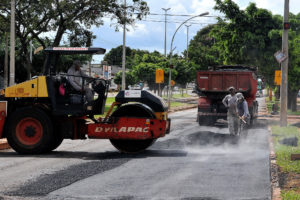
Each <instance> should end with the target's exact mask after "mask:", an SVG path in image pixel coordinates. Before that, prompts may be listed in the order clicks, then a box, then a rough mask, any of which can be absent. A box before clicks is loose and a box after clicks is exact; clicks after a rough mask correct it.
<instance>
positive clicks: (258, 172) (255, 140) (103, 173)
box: [0, 109, 271, 200]
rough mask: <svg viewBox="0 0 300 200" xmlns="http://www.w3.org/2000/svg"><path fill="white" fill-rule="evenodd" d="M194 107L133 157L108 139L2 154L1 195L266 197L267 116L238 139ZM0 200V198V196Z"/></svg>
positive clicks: (250, 199) (210, 199)
mask: <svg viewBox="0 0 300 200" xmlns="http://www.w3.org/2000/svg"><path fill="white" fill-rule="evenodd" d="M195 116H196V109H192V110H188V111H183V112H177V113H173V114H172V115H171V118H172V129H171V133H170V135H168V136H167V137H165V138H162V139H159V140H158V141H157V142H156V143H155V144H154V145H153V146H152V147H151V148H150V149H149V150H147V151H146V152H144V153H142V154H138V155H125V154H120V153H118V152H117V151H116V150H115V149H114V148H113V147H112V146H111V145H110V143H109V142H108V141H106V140H101V141H100V140H86V141H70V140H66V141H64V143H63V145H62V146H60V147H59V148H58V149H57V151H55V152H54V153H52V154H48V155H40V156H19V155H17V154H15V153H14V152H13V151H10V150H8V151H0V170H1V173H0V196H3V197H4V198H5V199H6V198H8V199H16V198H19V199H35V198H36V199H39V198H41V199H109V200H111V199H114V200H116V199H118V200H119V199H120V200H121V199H128V200H131V199H184V200H189V199H191V200H196V199H200V200H202V199H208V200H214V199H228V200H234V199H239V200H254V199H255V200H258V199H271V197H270V196H271V192H270V177H269V150H268V133H267V130H266V127H265V125H264V124H265V123H264V121H260V124H259V125H258V126H257V127H255V128H254V129H251V130H250V131H249V133H248V136H247V137H244V138H241V139H239V140H238V141H237V140H236V139H234V138H232V137H230V136H229V135H228V129H227V128H226V127H225V126H224V125H218V126H215V127H199V125H198V124H197V122H196V121H195ZM0 199H1V197H0Z"/></svg>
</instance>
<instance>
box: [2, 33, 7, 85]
mask: <svg viewBox="0 0 300 200" xmlns="http://www.w3.org/2000/svg"><path fill="white" fill-rule="evenodd" d="M3 74H4V76H3V79H4V88H7V86H8V31H6V32H5V58H4V70H3Z"/></svg>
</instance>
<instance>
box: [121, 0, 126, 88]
mask: <svg viewBox="0 0 300 200" xmlns="http://www.w3.org/2000/svg"><path fill="white" fill-rule="evenodd" d="M123 23H124V24H123V55H122V90H125V88H126V83H125V80H126V79H125V62H126V0H124V20H123Z"/></svg>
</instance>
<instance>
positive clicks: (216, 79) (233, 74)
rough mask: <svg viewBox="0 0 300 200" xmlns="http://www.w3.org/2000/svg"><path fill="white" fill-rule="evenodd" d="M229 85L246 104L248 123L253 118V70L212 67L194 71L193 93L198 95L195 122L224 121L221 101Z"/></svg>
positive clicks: (254, 97)
mask: <svg viewBox="0 0 300 200" xmlns="http://www.w3.org/2000/svg"><path fill="white" fill-rule="evenodd" d="M230 86H233V87H234V88H235V89H236V91H237V92H241V93H242V94H243V95H244V97H245V99H246V100H247V102H248V107H249V113H250V115H251V119H250V124H252V123H253V120H254V119H255V118H256V117H257V110H258V103H257V101H256V89H257V68H256V67H249V66H228V65H226V66H224V65H223V66H216V67H210V68H209V70H207V71H199V72H197V84H196V93H197V94H198V95H199V100H198V114H197V121H198V122H199V125H213V124H214V123H215V122H216V121H217V120H218V119H226V118H227V115H226V113H227V109H226V107H225V106H224V105H223V103H222V99H223V98H224V97H225V96H226V95H227V94H228V88H229V87H230Z"/></svg>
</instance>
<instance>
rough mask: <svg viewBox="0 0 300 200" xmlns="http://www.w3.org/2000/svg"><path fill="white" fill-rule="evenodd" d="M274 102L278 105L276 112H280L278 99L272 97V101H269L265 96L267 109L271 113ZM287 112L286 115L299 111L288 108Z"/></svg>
mask: <svg viewBox="0 0 300 200" xmlns="http://www.w3.org/2000/svg"><path fill="white" fill-rule="evenodd" d="M275 103H277V105H278V113H279V112H280V101H279V100H274V99H273V100H272V101H270V100H269V98H268V97H267V98H266V106H267V109H268V112H269V113H271V112H272V111H273V110H272V107H273V105H274V104H275ZM298 104H299V103H298ZM287 114H288V115H300V111H298V110H296V111H292V110H291V109H288V112H287Z"/></svg>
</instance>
